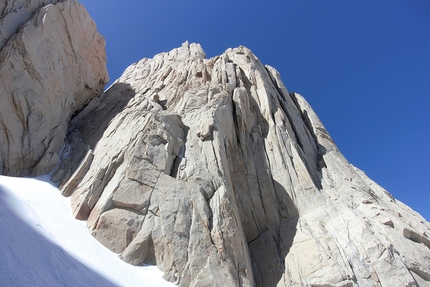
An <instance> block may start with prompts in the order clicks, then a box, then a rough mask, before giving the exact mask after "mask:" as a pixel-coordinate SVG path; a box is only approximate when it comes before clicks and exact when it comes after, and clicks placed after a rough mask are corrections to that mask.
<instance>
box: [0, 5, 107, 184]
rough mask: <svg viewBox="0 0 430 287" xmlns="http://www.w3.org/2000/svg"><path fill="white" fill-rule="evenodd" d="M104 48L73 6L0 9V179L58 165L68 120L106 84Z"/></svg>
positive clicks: (87, 18)
mask: <svg viewBox="0 0 430 287" xmlns="http://www.w3.org/2000/svg"><path fill="white" fill-rule="evenodd" d="M104 47H105V41H104V38H103V37H102V36H101V35H100V34H99V33H98V32H97V29H96V25H95V23H94V22H93V20H92V19H91V17H90V16H89V15H88V13H87V11H86V10H85V8H84V7H83V6H82V5H81V4H80V3H78V2H77V1H75V0H66V1H55V0H31V1H24V0H15V1H2V3H0V63H1V65H0V95H1V97H0V106H1V110H0V174H5V175H13V176H26V175H39V174H44V173H49V172H50V171H51V170H52V169H53V168H54V167H55V166H56V165H57V164H58V159H59V158H58V154H59V153H60V151H61V149H62V147H63V145H64V138H65V135H66V132H67V124H68V122H69V120H70V119H71V117H72V115H73V113H74V112H76V111H77V110H79V109H80V108H81V107H82V106H83V105H84V103H86V102H87V101H88V100H89V99H90V98H92V97H94V96H97V95H99V94H100V93H101V92H102V90H103V88H104V86H105V84H106V83H107V82H108V75H107V70H106V53H105V49H104Z"/></svg>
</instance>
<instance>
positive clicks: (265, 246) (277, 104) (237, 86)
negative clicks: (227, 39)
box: [53, 43, 430, 287]
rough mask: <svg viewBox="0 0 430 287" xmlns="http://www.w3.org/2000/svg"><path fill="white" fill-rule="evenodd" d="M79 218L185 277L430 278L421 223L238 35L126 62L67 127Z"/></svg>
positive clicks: (272, 282) (63, 170)
mask: <svg viewBox="0 0 430 287" xmlns="http://www.w3.org/2000/svg"><path fill="white" fill-rule="evenodd" d="M53 178H54V179H55V180H57V181H60V182H61V189H62V191H63V193H64V194H65V195H69V194H71V197H72V210H73V213H74V215H75V217H77V218H79V219H87V220H88V227H89V229H90V230H91V232H92V233H93V234H94V236H95V237H96V238H98V239H99V240H100V241H101V242H102V243H103V244H105V245H106V246H107V247H108V248H110V249H111V250H113V251H114V252H117V253H119V254H120V256H121V258H122V259H123V260H125V261H126V262H129V263H132V264H141V263H149V264H157V265H158V266H159V268H160V269H161V270H163V271H165V277H166V279H168V280H170V281H176V282H177V283H178V284H179V285H180V286H337V287H340V286H387V287H388V286H430V248H429V242H430V241H429V236H430V224H429V223H428V222H426V221H425V220H424V219H423V218H422V217H421V216H420V215H419V214H417V213H416V212H414V211H413V210H411V209H410V208H408V207H407V206H405V205H403V204H402V203H401V202H398V201H396V200H395V199H394V198H393V197H392V196H391V195H390V194H389V193H388V192H387V191H386V190H384V189H383V188H382V187H380V186H379V185H377V184H376V183H375V182H373V181H372V180H370V179H369V178H368V177H367V176H366V175H365V174H364V173H363V172H362V171H360V170H359V169H357V168H355V167H354V166H352V165H351V164H350V163H348V161H347V160H346V159H345V158H344V157H343V156H342V154H341V153H340V151H339V150H338V148H337V147H336V145H335V143H334V142H333V140H332V139H331V138H330V136H329V134H328V132H327V131H326V129H325V128H324V126H323V124H322V123H321V122H320V120H319V119H318V117H317V116H316V114H315V113H314V111H313V110H312V108H311V107H310V106H309V104H308V103H307V102H306V101H305V100H304V99H303V97H301V96H300V95H299V94H296V93H289V92H288V91H287V89H286V88H285V86H284V85H283V83H282V81H281V79H280V75H279V73H278V72H277V71H276V70H275V69H274V68H272V67H269V66H263V65H262V64H261V63H260V61H259V60H258V59H257V58H256V56H254V55H253V54H252V53H251V51H250V50H248V49H247V48H245V47H239V48H236V49H228V50H227V51H226V52H225V53H224V54H222V55H221V56H218V57H214V58H210V59H206V56H205V53H204V52H203V50H202V49H201V47H200V45H198V44H188V43H184V44H183V45H182V47H180V48H177V49H174V50H172V51H170V52H168V53H161V54H158V55H156V56H155V57H154V58H153V59H142V60H141V61H139V62H137V63H135V64H133V65H131V66H130V67H129V68H127V69H126V71H125V72H124V73H123V75H122V76H121V77H120V78H119V79H118V80H116V81H115V82H114V84H113V85H112V86H111V87H110V88H109V89H108V90H107V91H106V92H105V93H104V94H102V95H101V96H100V97H97V98H94V99H93V100H92V101H91V102H89V103H88V105H87V106H86V107H85V108H84V109H83V110H82V111H81V112H80V113H79V115H78V116H76V117H75V118H74V119H73V120H72V122H71V123H70V125H69V133H68V137H67V140H66V146H65V148H64V153H63V155H62V161H61V164H60V165H59V167H58V169H57V170H56V172H55V173H54V175H53Z"/></svg>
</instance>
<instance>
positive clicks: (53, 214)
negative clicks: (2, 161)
mask: <svg viewBox="0 0 430 287" xmlns="http://www.w3.org/2000/svg"><path fill="white" fill-rule="evenodd" d="M162 274H163V273H162V272H161V271H160V270H159V269H158V268H157V267H156V266H132V265H129V264H126V263H124V262H123V261H121V260H120V259H119V258H118V256H117V254H115V253H113V252H111V251H109V250H108V249H107V248H105V247H104V246H103V245H101V244H100V243H99V242H98V241H97V240H96V239H95V238H94V237H92V236H91V234H90V233H89V231H88V230H87V228H86V225H85V222H83V221H78V220H75V219H74V218H73V217H72V213H71V210H70V201H69V198H65V197H63V196H61V194H60V192H59V190H58V189H57V187H56V186H55V185H53V184H52V183H51V182H49V176H42V177H38V178H13V177H6V176H0V286H32V287H36V286H41V287H42V286H43V287H45V286H73V287H75V286H103V287H106V286H127V287H129V286H151V287H153V286H175V285H174V284H172V283H169V282H167V281H165V280H163V279H162Z"/></svg>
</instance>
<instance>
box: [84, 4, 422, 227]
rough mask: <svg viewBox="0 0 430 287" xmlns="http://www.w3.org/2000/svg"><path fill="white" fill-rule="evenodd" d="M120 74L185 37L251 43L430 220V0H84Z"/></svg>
mask: <svg viewBox="0 0 430 287" xmlns="http://www.w3.org/2000/svg"><path fill="white" fill-rule="evenodd" d="M81 3H82V4H83V5H84V6H85V7H86V8H87V10H88V11H89V12H90V14H91V16H92V17H93V18H94V20H95V21H96V23H97V26H98V29H99V31H100V33H101V34H102V35H103V36H104V37H105V38H106V41H107V56H108V69H109V74H110V77H111V81H113V80H115V79H116V78H118V77H119V76H120V75H121V73H122V71H123V70H124V69H125V68H126V67H127V66H129V65H130V64H132V63H133V62H136V61H138V60H140V59H141V58H143V57H153V56H154V55H155V54H157V53H160V52H165V51H170V50H171V49H173V48H176V47H179V46H180V45H181V44H182V43H183V42H184V41H186V40H188V41H189V42H197V43H200V44H201V45H202V47H203V49H204V50H205V52H206V54H207V56H208V57H212V56H215V55H219V54H221V53H223V52H224V51H225V50H226V49H227V48H229V47H237V46H239V45H244V46H246V47H248V48H250V49H251V50H252V51H253V52H254V54H256V55H257V57H258V58H259V59H260V60H261V62H262V63H263V64H268V65H271V66H273V67H275V68H276V69H277V70H278V71H279V72H280V73H281V76H282V79H283V82H284V84H285V85H286V87H287V88H288V90H289V91H295V92H298V93H300V94H302V95H303V96H304V97H305V98H306V99H307V100H308V102H309V103H310V104H311V106H312V107H313V108H314V110H315V111H316V113H317V114H318V116H319V117H320V118H321V120H322V122H323V123H324V125H325V126H326V128H327V129H328V131H329V133H330V134H331V136H332V138H333V139H334V140H335V142H336V144H337V145H338V147H339V148H340V150H341V151H342V153H343V154H344V155H345V157H346V158H347V159H348V160H349V161H350V162H351V163H352V164H354V165H355V166H357V167H358V168H360V169H362V170H364V171H365V172H366V174H367V175H368V176H369V177H370V178H372V179H373V180H375V181H376V182H377V183H379V184H380V185H382V186H383V187H384V188H386V189H387V190H388V191H389V192H391V193H392V194H393V195H394V196H395V197H396V198H397V199H399V200H401V201H403V202H404V203H406V204H407V205H409V206H411V207H412V208H413V209H415V210H417V211H418V212H419V213H421V214H422V215H423V216H424V217H425V218H426V219H427V220H430V206H429V205H430V183H429V176H430V174H429V171H430V168H429V167H430V146H429V143H430V1H428V0H413V1H407V0H404V1H400V0H390V1H389V0H378V1H370V0H360V1H358V0H355V1H352V0H351V1H341V0H337V1H334V0H325V1H317V0H314V1H305V0H303V1H302V0H296V1H290V0H282V1H264V2H263V1H260V0H257V1H224V0H217V1H196V0H184V1H173V0H170V1H167V0H157V1H131V0H122V1H114V0H104V1H102V0H81Z"/></svg>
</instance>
